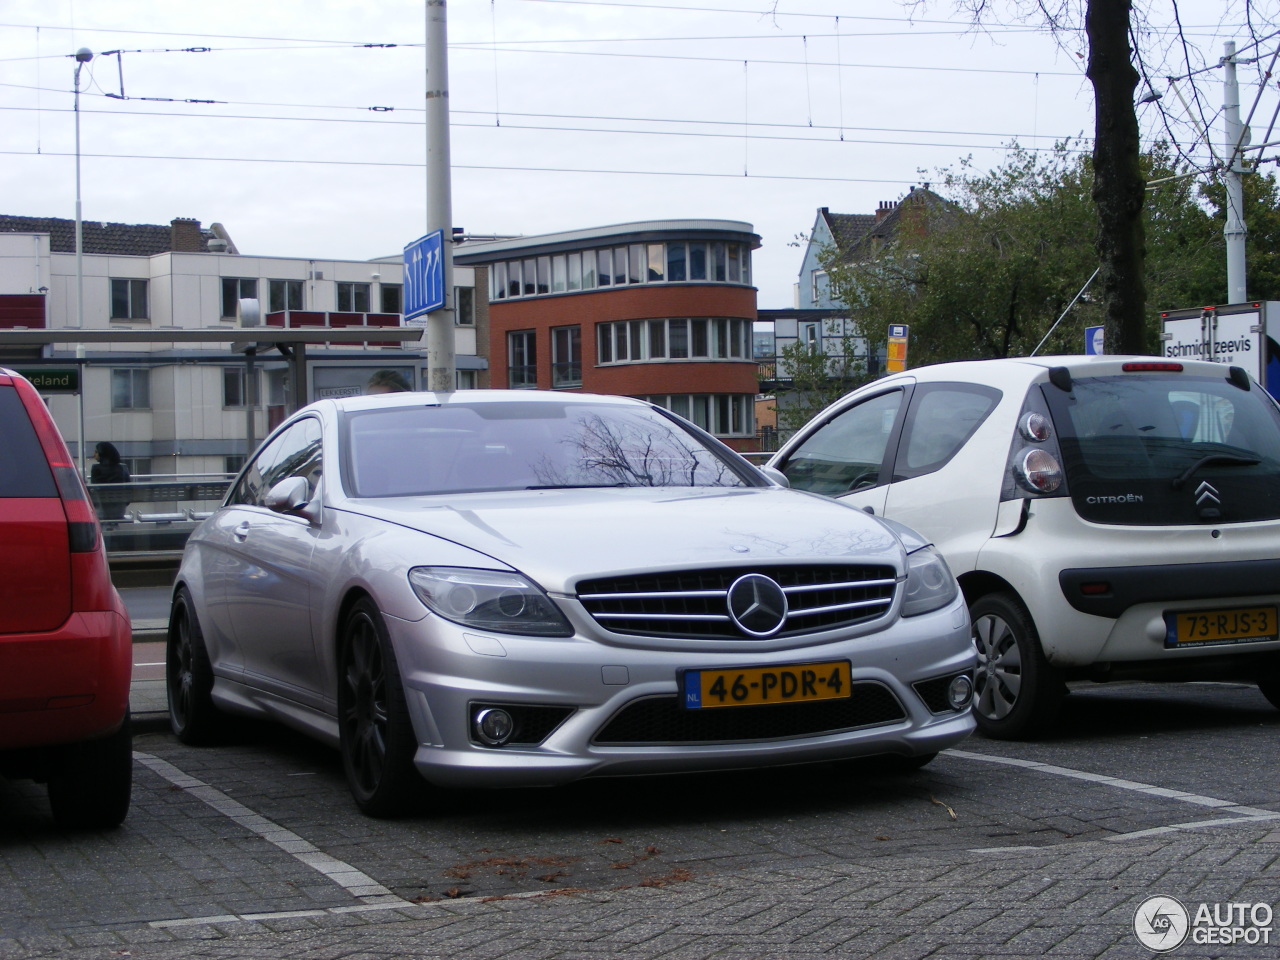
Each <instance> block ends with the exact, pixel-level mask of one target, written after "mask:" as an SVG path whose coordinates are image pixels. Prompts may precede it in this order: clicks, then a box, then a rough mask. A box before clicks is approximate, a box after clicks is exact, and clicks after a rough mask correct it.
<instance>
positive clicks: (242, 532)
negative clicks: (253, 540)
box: [231, 520, 249, 542]
mask: <svg viewBox="0 0 1280 960" xmlns="http://www.w3.org/2000/svg"><path fill="white" fill-rule="evenodd" d="M231 535H232V536H233V537H235V538H236V539H237V540H239V541H241V542H244V541H245V540H247V539H248V537H249V521H248V520H244V521H242V522H241V523H240V524H239V526H237V527H236V528H235V529H234V530H232V531H231Z"/></svg>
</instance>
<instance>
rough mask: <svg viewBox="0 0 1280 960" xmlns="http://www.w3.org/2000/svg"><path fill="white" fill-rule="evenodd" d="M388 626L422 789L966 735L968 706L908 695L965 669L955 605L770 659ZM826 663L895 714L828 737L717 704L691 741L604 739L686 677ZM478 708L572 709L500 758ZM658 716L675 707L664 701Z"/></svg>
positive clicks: (788, 759)
mask: <svg viewBox="0 0 1280 960" xmlns="http://www.w3.org/2000/svg"><path fill="white" fill-rule="evenodd" d="M386 621H387V626H388V630H389V631H390V633H391V637H392V642H393V644H394V645H395V649H396V655H397V659H398V660H399V664H400V672H401V676H402V678H403V680H404V684H405V689H406V694H407V701H408V705H409V710H410V714H411V716H412V718H413V723H414V727H415V731H416V733H417V736H418V742H419V748H418V751H417V755H416V757H415V764H416V765H417V767H418V770H419V771H420V772H421V773H422V775H423V776H424V777H425V778H426V779H428V780H429V781H431V782H433V783H437V784H440V785H446V786H459V787H497V786H530V785H550V784H558V783H566V782H570V781H573V780H578V779H581V778H583V777H595V776H625V775H632V774H658V773H677V772H693V771H708V770H727V769H736V768H749V767H762V766H773V765H782V764H796V763H808V762H817V761H824V760H837V759H847V758H853V757H861V756H873V755H877V754H886V753H892V754H898V755H902V756H918V755H921V754H929V753H936V752H937V751H939V750H942V749H945V748H947V747H950V746H953V745H955V744H956V743H959V742H960V741H962V740H964V739H965V737H967V736H968V735H969V734H970V733H971V732H972V731H973V729H974V721H973V719H972V716H971V714H970V712H969V710H968V709H964V710H961V711H946V712H939V713H935V712H933V711H931V710H930V708H929V706H928V705H927V704H926V702H925V700H924V699H923V698H922V696H921V695H920V694H919V693H917V692H916V690H915V689H914V688H913V687H912V684H913V683H915V682H917V681H921V680H929V679H935V678H939V677H945V676H954V675H956V674H960V673H971V672H972V670H973V667H974V663H975V652H974V647H973V643H972V640H971V637H970V631H969V621H968V614H967V611H966V609H965V606H964V603H963V601H962V600H961V599H960V598H957V600H956V601H955V602H954V603H952V604H950V605H949V606H948V607H946V608H943V609H941V610H937V611H934V612H933V613H929V614H925V615H922V616H919V617H911V618H908V619H898V620H896V621H894V622H893V623H892V624H891V625H890V626H889V627H887V628H886V629H883V630H880V631H878V632H875V633H863V634H862V635H860V636H851V637H845V638H840V637H836V638H835V639H832V638H831V637H829V636H824V640H823V642H820V643H819V642H809V643H807V644H799V643H796V642H794V641H793V642H790V643H789V644H788V645H785V646H781V647H775V648H773V649H769V648H768V645H766V644H758V643H757V644H752V643H751V642H749V641H742V642H738V641H735V642H732V643H720V644H715V643H707V642H701V643H698V644H696V647H697V649H690V650H672V649H661V650H652V649H644V648H642V647H638V646H636V645H635V643H634V640H635V638H628V642H627V643H626V644H625V645H623V644H618V645H614V644H611V643H609V642H608V641H606V640H597V639H591V638H589V637H585V636H583V635H581V633H579V635H577V636H574V637H570V638H565V639H550V638H548V639H533V638H527V637H510V636H501V637H500V636H497V635H478V634H476V633H475V632H473V631H467V630H464V629H463V628H461V627H458V626H456V625H453V624H450V623H447V622H445V621H442V620H440V619H439V618H436V617H433V616H429V617H427V618H425V619H423V620H420V621H416V622H409V621H402V620H395V619H394V618H390V617H387V618H386ZM668 646H669V645H668ZM832 660H848V661H849V662H850V663H851V665H852V671H851V673H852V681H853V683H854V685H855V691H856V690H857V689H858V685H860V684H861V685H865V686H864V687H863V689H864V690H868V691H869V690H871V689H872V688H875V689H877V690H879V691H881V692H880V693H879V694H877V696H878V697H880V698H882V699H883V698H884V695H885V694H886V693H887V695H888V696H887V702H896V704H897V705H898V707H899V709H897V710H896V711H894V715H893V717H892V718H881V719H876V717H875V716H874V715H869V716H870V717H871V721H872V722H870V723H865V724H861V725H859V724H858V722H857V721H837V722H836V726H835V727H834V728H832V727H822V724H818V725H817V726H818V727H821V729H809V730H804V731H803V732H799V733H797V732H795V731H791V732H779V733H774V732H773V731H771V730H770V724H769V723H768V718H769V716H771V714H770V713H769V711H787V710H793V709H795V708H796V706H797V705H792V704H786V705H777V706H767V707H750V708H724V709H723V711H722V712H721V711H717V712H721V713H722V717H725V719H720V718H717V723H716V724H714V726H715V727H716V728H718V732H717V733H716V734H715V739H713V740H699V739H697V734H694V735H693V737H694V738H693V739H688V738H685V739H682V740H681V741H680V742H669V741H663V740H661V739H658V740H653V741H646V739H645V738H644V737H643V736H641V737H638V738H637V737H636V736H635V735H634V733H633V734H632V735H631V739H629V740H628V741H627V742H625V743H624V742H619V741H618V738H617V737H615V736H609V737H607V738H606V737H603V736H602V731H604V730H606V728H609V727H610V725H611V724H612V723H613V722H614V721H615V720H616V719H617V718H619V717H620V716H622V715H623V714H624V712H626V711H628V709H629V708H635V707H636V706H637V705H642V706H643V705H646V703H647V702H658V701H664V702H671V703H672V704H674V701H675V698H676V697H677V696H678V694H679V690H678V681H677V678H678V676H679V674H680V672H681V671H682V670H685V669H703V670H707V669H729V668H736V667H745V666H755V667H768V666H781V665H787V664H803V663H811V662H819V661H832ZM478 703H481V704H512V705H543V706H558V707H562V708H569V713H568V715H567V716H566V717H565V719H564V720H563V721H561V722H560V723H559V724H558V725H557V726H555V728H554V729H553V730H552V731H551V732H550V733H549V735H547V736H546V737H545V739H543V740H542V741H541V742H539V743H536V744H522V745H515V744H508V745H506V746H503V747H497V748H494V747H485V746H483V745H481V744H480V743H478V742H476V741H475V740H474V739H473V737H472V732H471V729H470V722H469V721H470V715H471V711H472V707H473V706H474V705H475V704H478ZM657 709H658V712H660V713H661V712H664V711H667V712H669V709H678V707H676V706H674V705H673V706H671V707H670V708H669V707H668V706H667V705H665V704H660V705H659V706H658V707H657ZM738 709H746V710H750V711H754V715H753V717H752V722H751V723H750V724H747V723H744V724H743V729H742V731H741V736H738V734H737V731H735V730H733V729H732V728H733V726H734V723H733V721H732V720H731V719H728V716H729V714H731V713H732V711H734V710H738ZM762 717H763V719H764V723H763V724H762V723H761V718H762ZM780 726H781V725H780ZM791 726H794V724H791ZM611 729H614V730H616V729H617V728H616V725H615V726H614V727H612V728H611ZM661 729H663V730H669V726H668V727H663V728H661ZM726 730H728V732H727V733H726ZM668 735H669V734H666V733H660V734H659V735H658V736H659V737H665V736H668ZM604 739H609V740H610V742H602V740H604Z"/></svg>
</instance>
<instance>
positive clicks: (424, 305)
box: [404, 230, 444, 321]
mask: <svg viewBox="0 0 1280 960" xmlns="http://www.w3.org/2000/svg"><path fill="white" fill-rule="evenodd" d="M443 306H444V231H443V230H436V231H433V232H432V233H428V234H427V235H426V236H425V237H420V238H419V239H417V240H415V241H413V243H411V244H409V245H408V246H407V247H405V248H404V318H405V320H406V321H408V320H412V319H414V318H415V317H421V316H423V315H424V314H428V313H431V312H432V311H433V310H439V309H440V308H441V307H443Z"/></svg>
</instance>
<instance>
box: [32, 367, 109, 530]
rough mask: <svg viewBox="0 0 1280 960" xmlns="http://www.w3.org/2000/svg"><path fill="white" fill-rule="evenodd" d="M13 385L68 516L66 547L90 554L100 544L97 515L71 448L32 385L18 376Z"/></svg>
mask: <svg viewBox="0 0 1280 960" xmlns="http://www.w3.org/2000/svg"><path fill="white" fill-rule="evenodd" d="M13 386H14V387H16V388H17V391H18V396H19V397H20V398H21V399H22V406H23V408H24V409H26V411H27V416H28V417H29V418H30V420H31V426H32V427H33V428H34V429H35V432H36V437H37V438H38V439H39V440H40V448H41V449H42V450H43V451H44V456H45V460H47V461H48V463H49V468H50V469H51V470H52V471H53V479H54V482H55V483H56V484H57V486H58V497H59V498H60V499H61V500H62V510H63V512H64V513H65V514H66V515H67V542H68V546H69V548H70V550H71V552H72V553H92V552H93V551H94V550H96V549H97V548H98V543H99V527H98V515H97V513H95V512H94V509H93V503H92V502H91V501H90V500H89V492H88V490H86V489H85V486H84V481H83V480H82V479H81V478H80V473H79V471H77V470H76V468H75V466H74V464H73V463H72V461H71V451H70V450H68V449H67V445H66V443H65V442H63V439H62V435H61V434H60V433H58V428H57V426H55V425H54V422H53V418H52V417H51V416H49V411H48V409H47V408H46V407H45V405H44V401H43V400H41V399H40V394H38V393H36V390H35V388H34V387H33V386H31V384H30V383H28V382H27V381H26V380H24V379H22V378H21V377H15V378H14V379H13Z"/></svg>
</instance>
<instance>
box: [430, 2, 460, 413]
mask: <svg viewBox="0 0 1280 960" xmlns="http://www.w3.org/2000/svg"><path fill="white" fill-rule="evenodd" d="M426 4H427V11H426V15H427V84H426V86H427V170H426V174H427V233H431V232H432V231H435V230H443V231H444V243H443V244H442V245H441V246H442V248H443V249H442V250H441V251H440V252H441V259H442V260H443V261H444V263H443V269H444V307H442V308H441V309H439V310H433V311H432V312H431V313H429V314H427V338H426V340H427V389H428V390H435V391H444V392H447V391H452V390H454V389H456V387H457V374H456V372H455V370H456V367H457V358H456V355H455V348H454V330H453V310H454V306H453V239H452V238H453V203H452V199H451V183H450V169H451V161H450V158H449V47H448V25H447V19H446V14H447V10H446V6H445V0H426Z"/></svg>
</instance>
